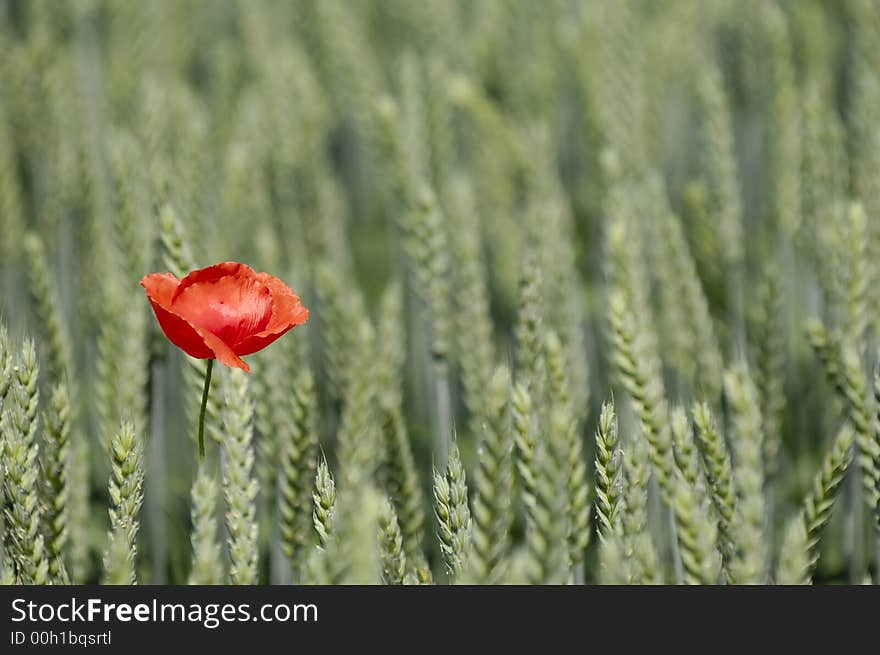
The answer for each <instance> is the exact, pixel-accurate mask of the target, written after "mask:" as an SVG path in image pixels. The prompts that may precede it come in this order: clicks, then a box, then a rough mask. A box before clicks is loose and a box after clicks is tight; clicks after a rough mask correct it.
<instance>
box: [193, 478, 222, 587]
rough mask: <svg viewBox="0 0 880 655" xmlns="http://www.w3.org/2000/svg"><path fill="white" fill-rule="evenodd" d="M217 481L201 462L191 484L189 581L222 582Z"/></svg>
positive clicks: (194, 582)
mask: <svg viewBox="0 0 880 655" xmlns="http://www.w3.org/2000/svg"><path fill="white" fill-rule="evenodd" d="M217 494H218V489H217V482H216V480H215V479H214V477H213V476H212V475H211V474H210V473H209V471H208V469H207V467H206V466H200V467H199V471H198V473H197V474H196V479H195V481H194V482H193V486H192V492H191V497H192V509H191V520H192V532H191V533H190V544H191V546H192V566H191V567H190V572H189V584H194V585H214V584H221V583H222V582H223V579H224V571H223V560H222V557H221V553H220V544H219V542H218V541H217V517H216V509H217Z"/></svg>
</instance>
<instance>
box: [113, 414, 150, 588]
mask: <svg viewBox="0 0 880 655" xmlns="http://www.w3.org/2000/svg"><path fill="white" fill-rule="evenodd" d="M143 450H144V445H143V441H142V440H141V438H140V437H139V436H138V434H137V432H135V428H134V425H133V424H131V423H128V422H125V423H123V424H122V425H121V427H120V428H119V430H118V431H117V432H116V434H115V435H114V436H113V438H112V440H111V442H110V457H111V474H110V484H109V490H110V502H111V506H110V545H109V547H108V549H107V552H106V553H105V556H104V581H105V582H106V583H108V584H136V582H137V576H136V572H135V563H136V558H137V535H138V531H139V529H140V519H139V518H138V514H139V513H140V509H141V504H142V502H143V499H144V495H143V484H144V467H143Z"/></svg>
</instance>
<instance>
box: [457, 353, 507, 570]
mask: <svg viewBox="0 0 880 655" xmlns="http://www.w3.org/2000/svg"><path fill="white" fill-rule="evenodd" d="M510 392H511V380H510V371H509V369H508V368H507V367H505V366H499V367H498V368H496V369H495V373H494V374H493V375H492V380H491V381H490V383H489V387H488V389H487V390H486V397H487V399H486V406H487V410H486V417H485V421H484V423H483V432H482V438H481V440H480V446H479V453H480V457H479V462H478V468H477V471H476V475H475V476H474V491H475V493H474V502H473V509H472V515H473V531H472V532H473V550H472V552H471V554H470V559H469V562H468V564H469V566H470V571H469V575H470V576H471V577H472V578H473V580H474V582H475V583H478V584H492V583H494V582H497V581H498V580H500V579H501V578H502V577H503V573H504V571H503V568H504V565H505V558H506V556H507V553H508V550H509V548H510V534H509V531H510V527H511V525H512V523H513V505H512V503H511V499H512V497H513V474H514V461H513V457H514V454H513V449H514V436H513V426H512V424H511V416H510Z"/></svg>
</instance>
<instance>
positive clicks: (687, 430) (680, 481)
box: [670, 407, 721, 585]
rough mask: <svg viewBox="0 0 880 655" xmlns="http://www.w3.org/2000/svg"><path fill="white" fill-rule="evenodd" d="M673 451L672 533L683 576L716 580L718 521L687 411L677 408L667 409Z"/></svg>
mask: <svg viewBox="0 0 880 655" xmlns="http://www.w3.org/2000/svg"><path fill="white" fill-rule="evenodd" d="M670 421H671V427H672V435H673V451H674V454H675V462H676V464H677V466H678V470H677V473H676V488H675V496H674V497H673V509H674V511H675V514H676V537H677V538H678V544H679V547H680V552H681V561H682V566H683V569H684V580H685V582H686V583H688V584H704V585H714V584H716V583H717V582H718V574H719V570H720V566H721V557H720V555H719V553H718V546H717V544H718V525H717V524H716V523H715V521H714V520H713V516H712V514H711V511H712V510H711V505H710V503H709V500H708V498H707V497H706V493H705V485H704V484H703V479H702V475H701V473H700V463H699V455H698V453H697V449H696V444H695V442H694V437H693V433H692V430H691V426H690V424H689V422H688V418H687V414H686V413H685V411H684V410H683V409H681V408H678V407H677V408H675V409H673V410H672V411H671V412H670Z"/></svg>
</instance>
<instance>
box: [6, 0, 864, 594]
mask: <svg viewBox="0 0 880 655" xmlns="http://www.w3.org/2000/svg"><path fill="white" fill-rule="evenodd" d="M227 260H234V261H240V262H245V263H247V264H249V265H250V266H252V267H253V268H255V269H256V270H258V271H267V272H269V273H271V274H272V275H275V276H278V277H279V278H281V279H282V280H284V281H285V282H286V283H287V284H289V285H290V286H291V287H292V288H293V289H294V290H295V291H296V292H297V293H298V294H299V295H300V296H301V297H302V299H303V303H304V304H305V305H306V306H307V307H308V308H309V310H310V312H311V318H310V320H309V322H308V323H307V324H306V325H304V326H301V327H299V328H296V329H295V330H293V331H292V332H290V333H289V334H287V335H286V336H284V337H283V338H282V339H280V340H279V341H277V342H276V343H274V344H273V345H271V346H270V347H268V348H267V349H265V350H264V351H262V352H260V353H257V354H255V355H253V356H251V357H249V358H248V361H249V364H250V366H251V368H252V372H251V373H250V374H249V375H248V374H245V373H243V372H242V371H239V370H233V369H228V368H226V367H224V366H217V367H215V370H214V384H213V387H212V392H211V396H210V401H209V403H208V408H207V428H206V431H207V435H208V438H207V459H206V461H205V462H204V463H203V464H201V465H200V464H199V458H198V454H197V447H196V435H197V422H198V414H199V404H200V400H201V392H202V383H203V377H204V374H205V369H206V360H197V359H191V358H189V357H188V356H187V355H185V354H184V353H182V352H181V351H179V350H178V349H177V348H175V347H174V346H173V345H172V344H171V343H169V342H168V340H167V339H166V338H165V337H164V335H163V334H162V332H161V330H160V329H159V327H158V324H157V322H156V320H155V318H154V316H153V314H152V312H151V310H150V305H149V302H148V301H147V298H146V296H145V295H144V293H143V289H141V287H140V286H139V284H138V283H139V281H140V279H141V278H142V277H143V276H144V275H146V274H148V273H151V272H166V271H167V272H171V273H173V274H174V275H176V276H178V277H181V276H183V275H185V274H186V273H187V272H188V271H190V270H193V269H195V268H199V267H203V266H207V265H210V264H213V263H215V262H220V261H227ZM878 262H880V2H877V1H876V0H841V1H839V2H836V1H832V0H779V1H776V0H664V1H662V2H660V1H657V2H655V1H650V0H607V1H598V0H593V1H587V0H584V1H578V0H540V1H539V0H481V1H470V0H265V1H259V2H257V1H254V2H244V1H241V2H234V1H231V0H227V1H221V0H216V1H208V0H165V1H151V2H124V1H122V0H118V1H117V0H69V1H49V0H32V1H27V0H0V284H2V292H0V294H2V295H0V324H2V326H0V410H2V420H0V428H2V429H0V464H2V466H0V504H2V519H0V535H2V552H0V580H2V582H3V583H5V584H33V583H36V584H67V583H72V582H73V583H93V582H102V583H110V584H133V583H139V584H151V583H173V584H186V583H195V584H220V583H233V584H291V583H299V584H336V583H349V584H374V583H375V584H454V583H459V584H658V583H660V584H809V583H813V582H815V583H828V584H840V583H851V584H864V583H871V582H872V580H873V581H877V580H878V578H880V568H878V562H880V510H878V500H880V375H878V373H877V372H876V370H877V369H876V366H877V360H878V336H880V329H878V328H880V265H878Z"/></svg>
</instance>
